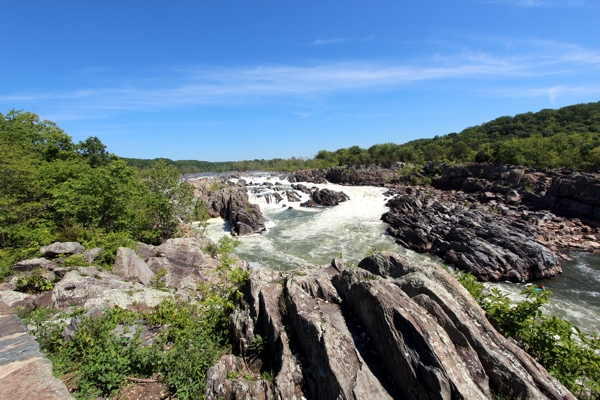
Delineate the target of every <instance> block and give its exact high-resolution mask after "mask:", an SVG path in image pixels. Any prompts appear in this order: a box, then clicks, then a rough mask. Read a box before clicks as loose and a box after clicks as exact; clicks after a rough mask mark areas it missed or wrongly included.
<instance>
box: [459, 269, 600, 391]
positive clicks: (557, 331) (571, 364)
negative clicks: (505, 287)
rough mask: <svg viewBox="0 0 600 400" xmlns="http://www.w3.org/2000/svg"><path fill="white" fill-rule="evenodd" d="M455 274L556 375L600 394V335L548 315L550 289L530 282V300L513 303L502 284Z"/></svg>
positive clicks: (506, 332) (570, 385)
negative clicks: (545, 309) (489, 285)
mask: <svg viewBox="0 0 600 400" xmlns="http://www.w3.org/2000/svg"><path fill="white" fill-rule="evenodd" d="M453 274H454V276H455V277H456V278H457V279H458V281H459V282H460V283H461V284H462V285H463V286H464V287H465V288H466V289H467V290H468V291H469V293H471V295H472V296H473V297H474V298H475V300H476V301H477V302H478V303H479V305H480V306H481V307H482V308H483V309H484V310H485V311H486V312H487V313H488V314H489V315H490V316H491V317H492V319H493V320H494V322H495V326H496V328H497V329H498V330H499V331H500V332H501V333H502V334H504V335H505V336H507V337H512V338H514V339H516V340H517V342H519V343H520V345H521V346H522V347H523V349H524V350H525V351H527V352H528V353H529V354H530V355H531V356H532V357H533V358H535V359H536V360H537V361H538V362H539V363H540V364H542V365H543V366H544V368H546V369H547V370H548V372H550V374H551V375H552V376H554V377H555V378H556V379H558V380H559V381H560V382H561V383H562V384H563V385H565V387H566V388H567V389H569V390H570V391H571V392H572V393H573V394H575V395H576V396H578V397H580V398H590V399H593V398H598V396H600V339H599V338H598V335H597V334H596V333H593V334H591V335H587V334H585V333H583V332H581V331H580V330H579V328H577V327H576V326H574V325H573V324H571V323H569V322H568V321H565V320H563V319H561V318H558V317H549V316H547V315H544V314H543V312H542V310H541V307H542V306H543V305H544V304H547V303H548V302H549V301H550V297H551V294H552V293H551V292H550V291H549V290H538V289H537V288H536V287H535V286H529V287H528V288H526V289H525V290H523V292H522V294H523V295H524V296H525V300H523V301H520V302H518V303H516V304H515V303H513V302H511V301H510V299H509V298H508V297H507V296H506V295H504V294H503V293H501V292H500V291H499V290H498V289H496V288H492V289H488V288H485V286H484V285H483V284H482V283H480V282H477V280H476V279H475V277H474V276H473V275H472V274H470V273H465V272H462V271H454V272H453Z"/></svg>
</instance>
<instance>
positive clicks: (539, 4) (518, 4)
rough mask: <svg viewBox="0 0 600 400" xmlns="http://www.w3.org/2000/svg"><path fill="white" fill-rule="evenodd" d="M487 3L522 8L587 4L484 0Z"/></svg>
mask: <svg viewBox="0 0 600 400" xmlns="http://www.w3.org/2000/svg"><path fill="white" fill-rule="evenodd" d="M481 3H485V4H508V5H512V6H515V7H520V8H538V7H576V6H582V5H584V4H585V1H584V0H483V1H481Z"/></svg>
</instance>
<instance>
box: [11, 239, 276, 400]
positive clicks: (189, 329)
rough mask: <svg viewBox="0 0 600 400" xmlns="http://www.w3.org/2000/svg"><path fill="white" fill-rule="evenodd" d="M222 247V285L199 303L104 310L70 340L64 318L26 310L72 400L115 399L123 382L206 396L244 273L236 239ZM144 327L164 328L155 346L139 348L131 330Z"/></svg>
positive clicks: (212, 288)
mask: <svg viewBox="0 0 600 400" xmlns="http://www.w3.org/2000/svg"><path fill="white" fill-rule="evenodd" d="M220 243H221V246H219V251H218V253H219V255H220V258H221V266H220V267H219V268H218V273H219V277H220V280H219V282H217V283H215V284H214V285H212V286H210V287H207V290H206V293H205V296H204V298H203V299H202V301H200V302H197V303H188V302H177V301H175V300H173V299H166V300H163V302H162V303H160V304H159V305H157V306H156V307H154V308H152V309H149V310H145V311H128V310H122V309H120V308H118V307H115V308H111V309H107V310H105V313H104V314H103V315H102V316H101V317H100V318H98V319H96V320H90V319H84V320H83V321H81V323H80V326H79V327H80V329H79V331H78V332H77V333H76V334H75V336H74V339H73V340H72V341H65V340H64V339H63V338H62V336H61V334H60V333H61V332H62V330H63V328H64V325H65V322H61V321H65V317H68V316H66V315H63V316H58V317H56V318H54V317H53V315H52V312H51V311H49V310H47V309H38V310H23V312H22V314H21V316H22V317H23V318H24V319H25V321H26V324H27V325H28V326H31V327H32V328H33V329H32V334H34V335H35V336H36V339H37V340H38V342H39V343H40V347H41V348H42V350H43V351H44V353H45V354H46V355H47V356H48V358H49V359H50V360H51V361H52V363H53V366H54V372H55V374H57V375H58V376H60V377H61V378H62V379H63V380H66V381H67V384H68V386H69V387H71V388H73V389H74V395H75V396H76V397H77V398H81V399H89V398H98V397H102V398H107V397H112V396H115V395H117V394H118V391H119V389H120V387H121V386H122V385H123V384H124V383H125V382H126V380H127V378H128V377H141V378H147V377H155V378H158V379H159V380H160V381H162V382H164V383H165V384H166V385H167V387H168V388H169V391H170V393H171V395H172V396H173V397H174V398H178V399H197V398H203V396H204V392H205V389H206V387H205V378H206V371H207V370H208V368H210V367H211V366H212V365H213V364H214V363H215V362H216V361H217V359H218V358H219V356H221V355H222V354H224V353H225V352H227V351H228V350H229V346H228V342H227V337H228V334H227V333H228V331H227V322H228V317H229V314H230V313H231V312H232V311H233V310H234V308H235V305H236V302H237V300H238V299H239V297H240V296H241V293H240V288H241V286H242V285H244V284H245V283H246V281H247V279H248V275H249V274H248V272H247V271H244V270H242V269H240V268H235V267H234V262H233V261H234V258H232V257H231V251H232V250H233V249H234V248H235V246H236V245H237V243H239V241H236V240H233V239H224V240H223V241H222V242H220ZM80 312H81V310H77V313H80ZM143 324H146V325H148V326H153V325H161V326H162V329H161V330H160V331H159V334H158V336H157V337H156V338H155V340H154V342H153V343H152V345H148V346H144V345H143V340H142V338H141V337H140V335H139V332H137V329H135V326H141V325H143ZM118 325H122V326H123V327H125V328H124V329H125V330H127V329H128V328H127V327H131V329H132V330H133V329H135V332H132V333H134V335H133V338H130V339H127V338H125V337H124V336H123V335H117V334H115V328H117V326H118ZM263 347H264V343H263Z"/></svg>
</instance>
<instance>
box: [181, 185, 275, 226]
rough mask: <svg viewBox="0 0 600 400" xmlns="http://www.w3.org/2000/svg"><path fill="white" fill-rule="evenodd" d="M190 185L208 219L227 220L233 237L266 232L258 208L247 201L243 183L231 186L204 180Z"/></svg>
mask: <svg viewBox="0 0 600 400" xmlns="http://www.w3.org/2000/svg"><path fill="white" fill-rule="evenodd" d="M190 183H191V184H192V185H194V186H195V187H196V195H197V196H198V197H197V201H203V202H204V203H205V204H206V206H207V210H208V214H209V215H210V217H211V218H216V217H221V218H223V219H226V220H228V221H229V223H230V226H231V233H232V234H233V235H235V236H245V235H251V234H254V233H259V232H262V231H264V230H266V227H265V218H264V217H263V215H262V212H261V211H260V207H259V206H258V205H256V204H250V202H249V201H248V194H247V193H246V185H245V181H243V180H240V181H238V183H237V184H233V183H232V182H230V181H226V182H221V183H219V182H218V181H214V180H206V179H204V180H195V181H191V182H190ZM215 183H216V184H215Z"/></svg>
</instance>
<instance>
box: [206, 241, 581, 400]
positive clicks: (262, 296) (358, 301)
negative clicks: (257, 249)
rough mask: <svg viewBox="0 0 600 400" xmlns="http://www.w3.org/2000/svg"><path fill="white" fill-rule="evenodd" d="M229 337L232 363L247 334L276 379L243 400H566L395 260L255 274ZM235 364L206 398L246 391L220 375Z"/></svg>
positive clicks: (451, 286) (421, 273) (427, 269)
mask: <svg viewBox="0 0 600 400" xmlns="http://www.w3.org/2000/svg"><path fill="white" fill-rule="evenodd" d="M369 270H370V271H372V272H374V273H375V274H373V273H372V272H369ZM230 328H231V332H232V335H233V336H234V341H233V342H234V350H236V351H237V352H238V353H239V354H240V356H242V357H243V356H247V355H248V354H247V352H248V351H250V348H249V347H248V343H251V342H252V339H253V337H254V336H255V335H257V334H260V335H261V336H262V337H264V338H266V339H267V343H266V345H265V347H266V349H267V350H266V351H264V353H263V354H262V355H261V357H262V360H261V361H262V362H263V363H264V364H262V366H261V367H262V369H263V370H268V369H269V368H271V369H273V370H274V371H275V372H276V374H277V375H276V376H277V377H276V379H275V380H274V382H273V386H272V387H267V386H260V385H259V387H257V388H254V389H250V390H249V391H246V392H244V393H247V394H246V395H247V396H248V397H249V398H260V396H263V397H262V398H285V399H287V398H300V396H303V395H304V394H303V393H302V391H304V393H305V394H306V397H310V398H318V399H340V398H344V399H350V398H353V399H362V398H377V399H379V398H382V399H385V398H409V399H450V398H452V399H455V398H456V399H489V398H492V394H495V393H501V394H503V395H505V396H512V397H515V398H532V399H533V398H535V399H546V398H550V399H574V396H573V395H572V394H571V393H569V392H568V391H567V390H566V389H565V388H564V387H563V386H562V385H561V384H560V383H558V382H557V381H556V380H555V379H554V378H552V377H551V376H550V375H549V374H548V372H547V371H546V370H545V369H544V368H542V367H541V366H540V365H539V364H537V363H536V362H535V361H534V360H533V359H532V358H531V357H530V356H529V355H527V354H526V353H525V352H524V351H523V350H522V349H520V348H519V347H518V346H517V345H516V344H515V343H514V342H513V341H511V340H508V339H506V338H504V336H502V335H500V334H499V333H498V332H496V331H495V330H494V328H493V327H492V325H491V324H490V323H489V322H488V321H487V319H486V316H485V313H484V312H483V310H481V308H480V307H479V306H478V305H477V303H476V302H475V301H474V299H473V298H472V297H471V296H470V295H469V294H468V292H467V291H466V290H465V289H464V288H463V287H462V286H461V285H460V284H459V283H458V282H457V281H456V280H455V279H454V278H453V277H452V276H451V275H449V274H448V273H447V272H446V271H444V270H443V269H442V268H441V267H439V266H436V265H434V264H428V263H421V264H415V263H412V262H410V261H409V260H407V259H405V258H403V257H401V256H399V255H397V254H393V253H382V254H377V255H374V256H371V257H369V258H367V259H365V260H363V261H362V262H361V263H360V264H359V268H350V269H345V268H344V267H343V265H342V264H341V263H340V262H339V261H337V260H334V262H333V263H332V264H331V265H330V266H326V267H311V268H303V269H299V270H295V271H290V272H288V273H286V274H282V273H279V272H276V271H264V270H260V269H257V270H253V271H252V274H251V277H250V282H249V284H248V286H247V287H246V289H245V296H244V301H243V302H242V304H241V305H240V306H239V308H238V309H237V310H236V312H235V313H234V315H232V317H231V318H230ZM288 349H289V350H288ZM241 362H242V361H241V359H240V358H236V357H233V356H229V358H227V359H222V360H221V361H220V362H219V363H218V364H217V366H215V367H213V369H212V372H211V374H209V379H208V380H207V397H208V398H211V399H216V398H223V399H235V398H239V397H236V395H235V393H240V392H236V390H241V389H236V388H240V387H244V388H247V387H248V386H247V384H246V383H243V382H239V379H241V378H237V380H236V382H234V381H232V380H228V379H227V378H226V377H227V372H228V371H237V370H236V368H239V364H240V363H241ZM299 366H301V372H298V368H299ZM297 382H303V385H298V384H297ZM286 385H287V386H286ZM283 388H286V389H285V390H286V391H285V392H282V389H283ZM292 388H294V389H293V390H292ZM263 389H264V390H263ZM253 396H254V397H253ZM248 397H246V398H248Z"/></svg>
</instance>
